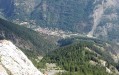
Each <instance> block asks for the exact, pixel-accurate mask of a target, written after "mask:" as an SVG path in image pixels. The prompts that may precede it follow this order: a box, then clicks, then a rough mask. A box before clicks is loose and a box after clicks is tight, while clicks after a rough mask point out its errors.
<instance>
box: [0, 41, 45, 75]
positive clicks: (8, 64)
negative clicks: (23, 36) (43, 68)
mask: <svg viewBox="0 0 119 75" xmlns="http://www.w3.org/2000/svg"><path fill="white" fill-rule="evenodd" d="M0 62H1V63H0V64H1V66H0V75H43V74H42V73H41V72H40V71H39V70H38V69H37V68H35V66H34V65H33V64H32V62H31V61H30V60H29V59H28V58H27V57H26V55H25V54H24V53H23V52H22V51H21V50H20V49H18V48H17V47H16V46H15V45H13V44H12V43H11V42H10V41H7V40H1V41H0Z"/></svg>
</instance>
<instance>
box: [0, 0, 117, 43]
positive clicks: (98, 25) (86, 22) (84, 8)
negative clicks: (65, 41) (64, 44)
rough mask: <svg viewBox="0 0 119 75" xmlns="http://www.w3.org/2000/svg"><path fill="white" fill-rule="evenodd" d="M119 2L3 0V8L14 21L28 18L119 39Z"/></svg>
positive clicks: (0, 5)
mask: <svg viewBox="0 0 119 75" xmlns="http://www.w3.org/2000/svg"><path fill="white" fill-rule="evenodd" d="M118 3H119V1H118V0H65V1H64V0H6V1H5V0H0V11H1V12H2V13H3V14H4V15H5V17H7V19H9V20H10V21H12V22H14V23H19V24H20V23H21V22H28V23H29V24H30V25H39V26H41V27H48V28H58V29H61V30H64V31H71V32H77V33H80V34H83V35H87V36H88V37H98V38H101V39H108V40H113V41H116V42H118V41H119V40H118V38H119V35H118V32H119V26H118V25H119V22H118V20H119V12H118V11H119V5H118ZM29 24H28V25H29Z"/></svg>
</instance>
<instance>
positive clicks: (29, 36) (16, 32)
mask: <svg viewBox="0 0 119 75" xmlns="http://www.w3.org/2000/svg"><path fill="white" fill-rule="evenodd" d="M0 39H7V40H11V41H12V42H13V43H14V44H15V45H16V46H17V47H19V48H20V49H21V50H22V51H23V52H24V53H25V54H26V55H27V56H28V58H29V59H31V60H32V61H33V63H34V64H35V66H37V63H36V62H37V61H36V59H38V56H42V55H44V54H45V53H47V52H48V51H50V50H53V49H54V48H55V47H56V44H55V43H54V42H52V41H50V40H48V39H47V38H44V37H43V36H42V35H41V34H39V33H37V32H35V31H33V30H31V29H28V28H26V27H24V26H19V25H16V24H13V23H11V22H8V21H5V20H2V19H0Z"/></svg>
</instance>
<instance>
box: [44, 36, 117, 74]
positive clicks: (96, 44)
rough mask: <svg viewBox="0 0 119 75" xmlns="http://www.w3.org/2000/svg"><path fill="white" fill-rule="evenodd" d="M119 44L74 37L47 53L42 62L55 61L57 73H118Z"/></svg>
mask: <svg viewBox="0 0 119 75" xmlns="http://www.w3.org/2000/svg"><path fill="white" fill-rule="evenodd" d="M118 50H119V46H118V45H116V44H113V43H110V42H105V41H102V40H98V39H89V38H77V39H76V38H75V40H73V43H72V44H70V45H66V46H65V47H61V48H59V49H56V50H55V51H53V52H50V53H48V54H47V55H46V56H45V57H44V58H43V59H42V62H43V63H56V65H57V66H59V67H60V68H61V70H62V69H63V70H65V71H64V72H63V73H59V74H57V75H118V74H119V72H118V70H119V68H118V67H119V65H118V62H119V56H118V55H119V51H118Z"/></svg>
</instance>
